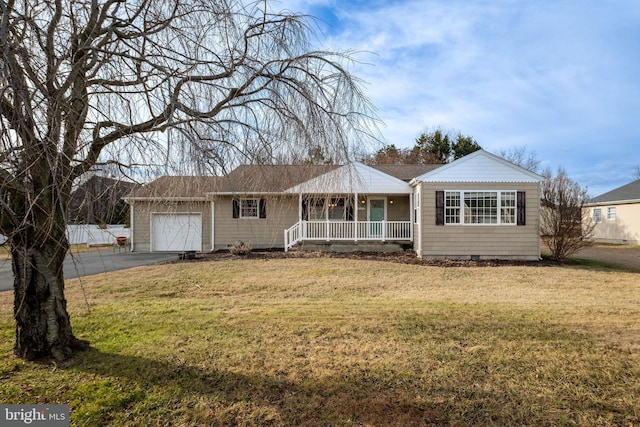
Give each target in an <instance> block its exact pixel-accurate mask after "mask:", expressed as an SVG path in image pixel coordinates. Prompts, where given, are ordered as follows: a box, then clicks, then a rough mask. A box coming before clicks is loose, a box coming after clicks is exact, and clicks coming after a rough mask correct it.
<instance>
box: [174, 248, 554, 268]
mask: <svg viewBox="0 0 640 427" xmlns="http://www.w3.org/2000/svg"><path fill="white" fill-rule="evenodd" d="M287 258H342V259H357V260H363V259H364V260H375V261H386V262H394V263H399V264H412V265H427V266H435V267H500V266H523V265H525V266H531V267H545V266H555V265H559V263H558V262H556V261H553V260H549V259H543V260H542V261H509V260H451V259H443V260H434V259H421V258H418V257H417V256H416V254H415V252H413V251H405V252H393V253H381V252H313V251H300V252H298V251H290V252H284V251H281V250H272V251H260V250H254V251H252V252H250V253H248V254H246V255H232V254H231V253H229V252H228V251H219V252H214V253H204V254H198V255H197V256H196V258H195V259H193V260H190V261H178V260H176V261H174V262H203V261H204V262H207V261H223V260H233V259H287Z"/></svg>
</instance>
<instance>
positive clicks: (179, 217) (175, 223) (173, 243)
mask: <svg viewBox="0 0 640 427" xmlns="http://www.w3.org/2000/svg"><path fill="white" fill-rule="evenodd" d="M151 232H152V242H153V243H152V251H157V252H183V251H201V250H202V215H201V214H193V213H173V214H164V213H162V214H153V216H152V223H151Z"/></svg>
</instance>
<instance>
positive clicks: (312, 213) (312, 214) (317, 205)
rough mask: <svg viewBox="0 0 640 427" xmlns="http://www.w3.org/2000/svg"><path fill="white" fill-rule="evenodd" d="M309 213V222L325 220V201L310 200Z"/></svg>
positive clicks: (308, 204) (308, 203)
mask: <svg viewBox="0 0 640 427" xmlns="http://www.w3.org/2000/svg"><path fill="white" fill-rule="evenodd" d="M307 212H308V214H309V218H308V219H309V221H317V220H322V219H325V213H324V199H308V201H307Z"/></svg>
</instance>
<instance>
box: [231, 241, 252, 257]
mask: <svg viewBox="0 0 640 427" xmlns="http://www.w3.org/2000/svg"><path fill="white" fill-rule="evenodd" d="M229 252H231V254H232V255H248V254H249V253H251V245H250V244H249V243H244V242H240V241H238V242H235V243H234V244H233V245H231V248H230V249H229Z"/></svg>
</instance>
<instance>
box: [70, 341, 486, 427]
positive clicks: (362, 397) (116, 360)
mask: <svg viewBox="0 0 640 427" xmlns="http://www.w3.org/2000/svg"><path fill="white" fill-rule="evenodd" d="M211 365H212V366H214V365H215V361H212V363H211ZM69 369H73V370H80V371H82V372H85V373H89V374H95V375H99V376H104V377H118V378H119V379H120V380H121V381H120V383H119V384H118V385H117V386H116V390H117V391H114V393H117V392H123V391H124V390H127V389H131V390H135V389H139V390H144V391H145V393H149V392H151V390H152V388H154V387H155V388H157V390H160V392H163V391H164V392H167V390H171V391H169V392H168V393H169V394H170V395H171V399H170V400H171V402H173V403H172V404H170V405H174V407H173V408H171V407H168V408H162V411H161V412H162V413H164V414H169V415H168V416H169V417H171V415H170V414H172V413H173V414H176V416H177V417H178V416H179V417H182V416H183V414H184V413H185V409H186V408H194V406H196V405H194V403H197V404H198V405H200V406H202V404H204V406H205V407H206V410H204V409H202V408H201V409H202V411H201V412H202V413H201V414H197V413H194V414H192V415H190V416H189V419H190V420H194V421H196V422H197V421H201V422H213V421H216V422H218V423H219V422H220V421H222V423H223V424H225V425H226V424H229V423H231V424H235V423H236V422H237V420H238V419H239V418H240V419H244V420H245V421H247V422H248V424H252V423H254V422H256V420H257V421H258V423H260V422H259V421H260V418H259V416H258V415H259V414H260V413H263V412H264V410H265V409H266V410H269V411H271V412H272V413H274V414H275V416H274V418H275V419H274V420H272V423H271V424H282V425H335V424H344V423H345V422H347V423H348V422H351V423H354V424H356V425H359V424H364V425H389V426H391V425H403V426H405V425H406V426H410V425H432V424H439V423H446V422H447V420H448V419H449V415H450V413H451V412H452V411H453V412H456V411H455V410H453V408H452V407H450V405H449V404H447V403H445V402H440V403H435V402H434V401H433V400H432V399H431V398H429V396H422V397H421V396H419V395H416V393H415V390H416V389H415V388H414V387H413V386H409V387H403V386H402V384H400V383H396V384H389V383H387V384H385V383H384V382H383V381H382V380H381V379H380V378H379V377H377V376H376V375H375V374H373V373H372V372H370V371H365V370H361V371H359V372H358V371H355V372H352V373H351V375H349V376H345V377H340V378H338V377H329V378H326V379H323V380H321V381H311V380H300V381H296V382H295V383H294V382H292V381H291V380H289V379H288V378H286V377H287V374H286V373H284V372H283V373H278V374H275V375H274V376H273V377H268V376H257V375H256V376H247V375H244V374H239V373H234V372H230V371H220V370H217V369H215V368H214V367H212V368H198V367H194V366H188V365H185V364H180V363H174V362H168V361H158V360H152V359H147V358H144V357H137V356H123V355H119V354H112V353H102V352H100V351H97V350H95V349H92V350H89V351H87V352H85V353H83V355H78V356H77V358H76V359H75V362H73V363H72V365H71V366H69ZM442 391H443V394H444V395H448V396H451V395H452V394H453V395H455V394H456V392H455V391H454V390H446V391H445V390H442ZM486 397H487V398H491V397H489V396H486ZM146 398H147V397H141V398H139V400H144V399H146ZM147 403H149V402H147ZM151 403H154V402H151ZM144 405H145V406H148V405H146V404H144ZM159 405H162V403H159ZM159 405H155V406H159ZM211 408H218V410H219V414H218V415H215V414H213V413H212V409H211ZM221 408H222V409H221ZM220 409H221V410H220ZM120 410H122V408H115V407H114V408H106V411H107V412H109V411H111V412H112V415H113V413H117V412H118V411H120ZM189 410H190V411H192V412H196V411H198V410H199V409H189ZM234 411H235V413H234ZM238 411H240V413H238ZM105 416H108V415H105ZM151 416H153V415H151ZM254 416H258V418H257V419H256V418H254ZM220 417H222V418H223V419H222V420H221V419H220ZM166 421H167V422H169V423H171V420H166ZM449 421H451V420H449ZM175 422H178V423H179V422H181V421H180V420H175Z"/></svg>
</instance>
